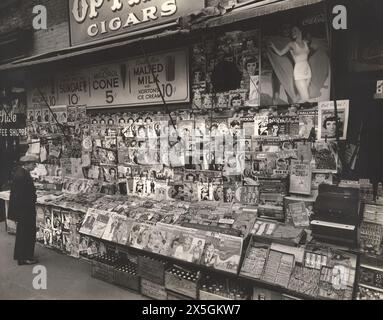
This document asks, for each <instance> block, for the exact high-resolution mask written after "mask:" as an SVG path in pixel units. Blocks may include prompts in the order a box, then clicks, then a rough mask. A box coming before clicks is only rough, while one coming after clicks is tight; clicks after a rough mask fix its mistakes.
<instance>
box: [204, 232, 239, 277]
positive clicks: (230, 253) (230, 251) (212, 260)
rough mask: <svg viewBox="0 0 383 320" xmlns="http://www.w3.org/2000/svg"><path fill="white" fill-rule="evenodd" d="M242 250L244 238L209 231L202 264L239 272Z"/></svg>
mask: <svg viewBox="0 0 383 320" xmlns="http://www.w3.org/2000/svg"><path fill="white" fill-rule="evenodd" d="M241 252H242V238H240V237H233V236H229V235H226V234H219V237H218V236H214V235H213V234H210V233H207V236H206V242H205V248H204V252H203V254H202V259H201V264H203V265H205V266H207V267H213V268H215V269H218V270H223V271H227V272H232V273H237V271H238V268H239V261H240V258H241Z"/></svg>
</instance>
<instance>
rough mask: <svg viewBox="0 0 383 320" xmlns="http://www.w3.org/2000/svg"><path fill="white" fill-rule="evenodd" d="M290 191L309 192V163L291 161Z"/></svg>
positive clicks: (308, 193)
mask: <svg viewBox="0 0 383 320" xmlns="http://www.w3.org/2000/svg"><path fill="white" fill-rule="evenodd" d="M289 190H290V193H297V194H306V195H310V194H311V167H310V164H309V163H304V162H300V161H296V160H293V161H291V173H290V189H289Z"/></svg>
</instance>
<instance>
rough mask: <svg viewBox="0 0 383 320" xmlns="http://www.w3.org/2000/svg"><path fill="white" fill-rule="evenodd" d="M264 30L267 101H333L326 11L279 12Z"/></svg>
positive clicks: (265, 91)
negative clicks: (280, 13)
mask: <svg viewBox="0 0 383 320" xmlns="http://www.w3.org/2000/svg"><path fill="white" fill-rule="evenodd" d="M263 29H264V33H263V34H264V35H263V44H264V45H263V50H262V57H263V60H262V70H261V72H262V81H261V82H262V86H261V90H262V97H263V99H264V101H263V102H264V103H265V101H268V100H270V101H271V102H273V104H274V105H281V104H292V103H304V102H319V101H327V100H329V99H330V82H331V81H330V80H331V68H330V58H329V44H328V40H327V33H326V22H325V19H324V15H323V12H322V11H321V10H320V9H319V8H318V9H315V10H314V8H313V11H312V12H311V11H310V12H302V11H301V12H299V13H296V14H294V15H293V14H291V15H283V16H280V15H278V16H276V17H275V20H274V19H272V21H270V22H267V23H265V25H264V27H263ZM261 102H262V101H261Z"/></svg>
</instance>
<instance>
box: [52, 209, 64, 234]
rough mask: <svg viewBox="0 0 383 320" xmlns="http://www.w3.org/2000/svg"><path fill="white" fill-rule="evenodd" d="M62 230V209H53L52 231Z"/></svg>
mask: <svg viewBox="0 0 383 320" xmlns="http://www.w3.org/2000/svg"><path fill="white" fill-rule="evenodd" d="M61 228H62V217H61V209H56V208H53V209H52V229H53V230H61Z"/></svg>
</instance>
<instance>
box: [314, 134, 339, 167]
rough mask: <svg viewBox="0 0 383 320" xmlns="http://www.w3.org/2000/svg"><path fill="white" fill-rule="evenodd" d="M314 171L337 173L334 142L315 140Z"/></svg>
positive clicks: (336, 149) (336, 151) (336, 156)
mask: <svg viewBox="0 0 383 320" xmlns="http://www.w3.org/2000/svg"><path fill="white" fill-rule="evenodd" d="M313 155H314V160H315V171H316V172H319V171H325V172H329V171H330V172H333V173H337V170H338V161H339V158H338V146H337V144H336V143H335V142H331V141H329V142H327V143H326V142H324V141H323V142H316V143H314V150H313Z"/></svg>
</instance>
